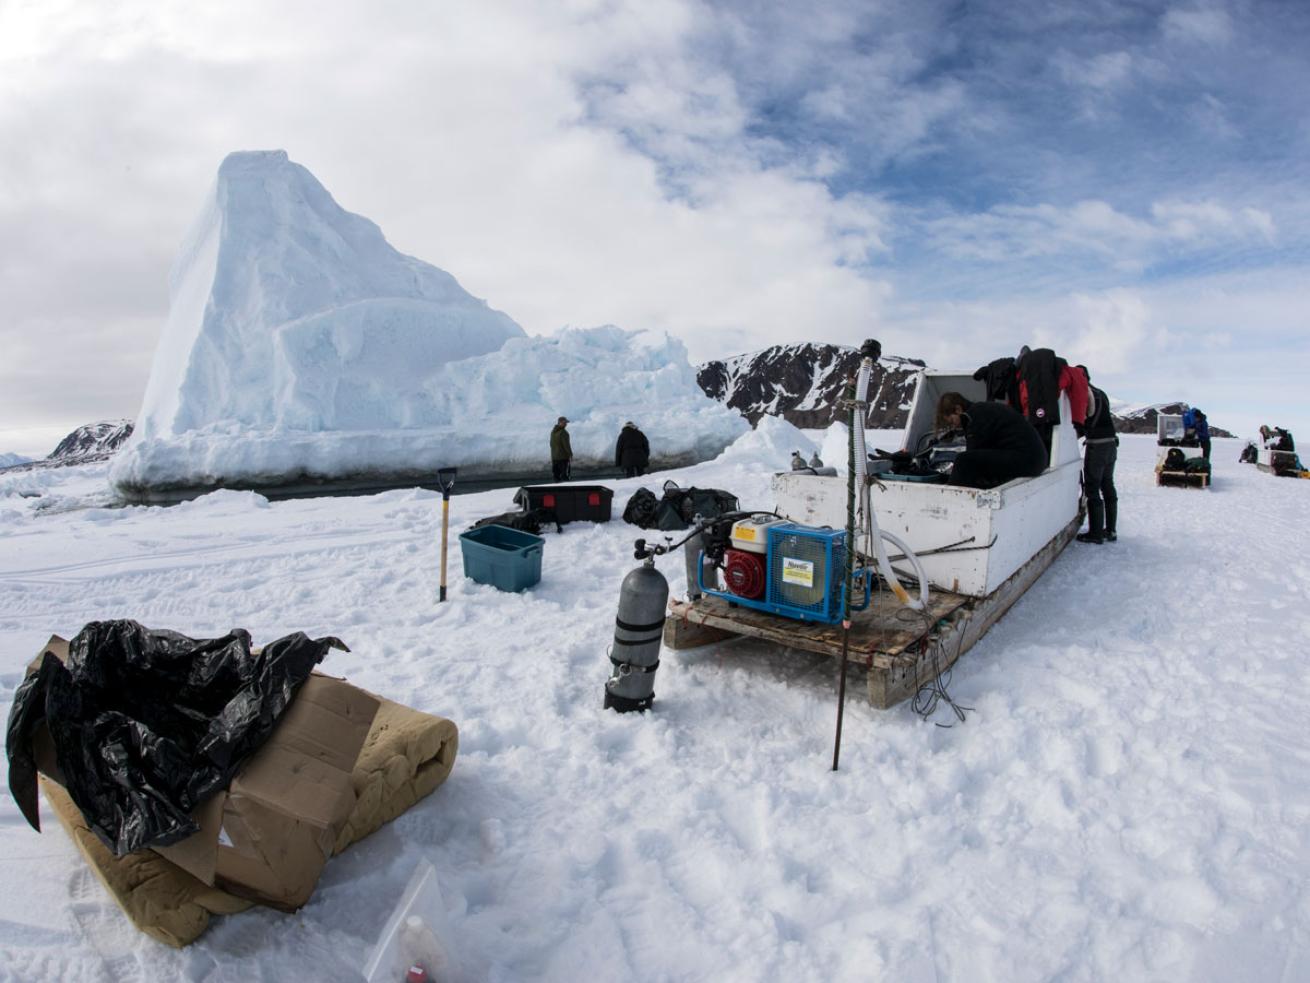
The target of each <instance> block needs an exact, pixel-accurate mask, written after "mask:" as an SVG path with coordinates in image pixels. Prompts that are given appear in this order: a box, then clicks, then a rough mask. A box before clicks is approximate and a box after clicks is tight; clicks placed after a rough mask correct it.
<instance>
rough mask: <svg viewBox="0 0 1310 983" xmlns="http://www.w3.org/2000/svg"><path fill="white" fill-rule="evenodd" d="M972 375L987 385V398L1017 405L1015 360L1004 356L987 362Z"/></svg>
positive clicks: (1017, 390) (1017, 391)
mask: <svg viewBox="0 0 1310 983" xmlns="http://www.w3.org/2000/svg"><path fill="white" fill-rule="evenodd" d="M973 377H974V378H975V379H977V380H978V381H979V382H983V383H986V385H987V398H988V399H994V400H1002V401H1004V402H1005V403H1007V404H1008V405H1010V406H1013V407H1016V408H1017V407H1018V406H1019V375H1018V368H1017V366H1016V363H1015V360H1014V359H1013V358H1010V357H1009V356H1006V357H1005V358H997V359H993V360H992V361H990V362H988V363H987V364H986V365H984V366H982V367H981V368H980V369H978V371H977V372H975V373H974V374H973Z"/></svg>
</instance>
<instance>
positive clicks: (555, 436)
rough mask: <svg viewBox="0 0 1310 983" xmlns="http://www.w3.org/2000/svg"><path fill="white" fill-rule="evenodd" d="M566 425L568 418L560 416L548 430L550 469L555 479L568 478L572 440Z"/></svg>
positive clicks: (571, 456)
mask: <svg viewBox="0 0 1310 983" xmlns="http://www.w3.org/2000/svg"><path fill="white" fill-rule="evenodd" d="M568 425H569V421H568V418H567V417H563V416H562V417H560V418H559V421H558V422H557V423H556V424H555V426H554V427H553V428H552V429H551V431H550V471H551V474H552V475H554V477H555V480H556V481H568V480H569V465H570V462H571V461H572V460H573V441H571V440H570V439H569V431H568Z"/></svg>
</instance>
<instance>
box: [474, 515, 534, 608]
mask: <svg viewBox="0 0 1310 983" xmlns="http://www.w3.org/2000/svg"><path fill="white" fill-rule="evenodd" d="M545 544H546V541H545V540H544V539H542V538H541V537H540V536H534V535H532V533H530V532H523V531H522V530H521V529H511V528H509V527H508V526H483V527H482V528H480V529H470V530H469V531H468V532H466V533H461V534H460V537H459V548H460V551H461V552H462V553H463V554H464V576H465V577H468V578H469V580H474V581H477V582H478V583H479V584H490V585H491V586H492V587H495V588H496V589H498V590H506V591H515V592H517V591H522V590H527V589H528V588H529V587H532V586H533V585H534V584H536V583H537V582H538V581H539V580H541V551H542V547H543V546H545Z"/></svg>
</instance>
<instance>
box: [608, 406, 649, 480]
mask: <svg viewBox="0 0 1310 983" xmlns="http://www.w3.org/2000/svg"><path fill="white" fill-rule="evenodd" d="M614 464H615V466H616V467H620V468H622V469H623V475H624V477H625V478H635V477H637V476H638V475H642V474H645V473H646V466H647V465H648V464H650V441H648V440H647V439H646V435H645V434H644V433H642V432H641V431H640V430H638V429H637V425H636V424H635V423H633V422H632V421H631V420H629V421H628V422H627V423H625V424H623V429H622V430H621V431H619V440H618V443H617V444H615V445H614Z"/></svg>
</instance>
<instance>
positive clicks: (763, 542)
mask: <svg viewBox="0 0 1310 983" xmlns="http://www.w3.org/2000/svg"><path fill="white" fill-rule="evenodd" d="M783 521H784V520H783V519H780V518H779V517H777V516H775V515H752V516H750V517H749V518H745V519H740V520H738V521H737V522H734V523H733V524H732V526H731V527H730V529H729V532H728V542H729V543H731V544H732V545H731V546H730V547H728V548H725V549H724V551H723V562H722V565H723V582H724V584H726V585H727V588H728V590H729V591H731V592H732V593H733V594H736V595H737V596H738V597H745V598H748V599H750V600H753V601H755V600H759V599H760V598H761V597H763V596H764V588H765V585H766V584H767V583H768V569H767V566H766V564H767V558H768V553H769V547H768V530H769V528H770V527H771V526H776V525H780V524H781V523H782V522H783Z"/></svg>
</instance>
